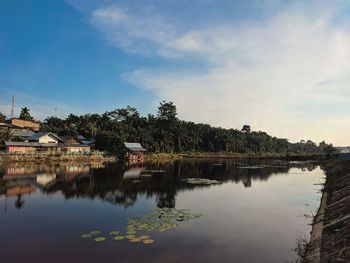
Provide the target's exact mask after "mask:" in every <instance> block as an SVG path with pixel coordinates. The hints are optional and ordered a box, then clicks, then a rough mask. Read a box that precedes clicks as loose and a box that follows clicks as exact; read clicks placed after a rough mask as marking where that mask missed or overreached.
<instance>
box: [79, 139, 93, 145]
mask: <svg viewBox="0 0 350 263" xmlns="http://www.w3.org/2000/svg"><path fill="white" fill-rule="evenodd" d="M80 143H82V144H84V145H92V144H94V143H95V141H93V140H92V141H88V140H81V141H80Z"/></svg>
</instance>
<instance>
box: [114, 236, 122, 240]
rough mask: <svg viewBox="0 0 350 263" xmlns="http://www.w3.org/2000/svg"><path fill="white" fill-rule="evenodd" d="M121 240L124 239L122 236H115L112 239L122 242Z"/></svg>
mask: <svg viewBox="0 0 350 263" xmlns="http://www.w3.org/2000/svg"><path fill="white" fill-rule="evenodd" d="M123 239H125V237H124V236H115V237H113V240H123Z"/></svg>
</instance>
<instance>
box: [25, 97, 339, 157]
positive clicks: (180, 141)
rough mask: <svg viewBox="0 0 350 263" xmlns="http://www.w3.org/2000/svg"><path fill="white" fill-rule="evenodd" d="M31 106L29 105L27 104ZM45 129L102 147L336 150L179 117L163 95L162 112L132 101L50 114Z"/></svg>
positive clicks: (246, 128) (281, 151)
mask: <svg viewBox="0 0 350 263" xmlns="http://www.w3.org/2000/svg"><path fill="white" fill-rule="evenodd" d="M27 110H28V109H27ZM41 129H42V130H46V131H51V132H54V133H56V134H58V135H59V136H62V137H66V138H68V137H75V136H77V135H83V136H85V137H86V138H88V139H95V145H96V148H97V149H100V150H104V151H108V152H110V153H116V154H118V153H120V152H122V151H121V148H122V147H123V146H122V143H123V142H125V141H128V142H140V143H141V144H142V145H143V146H144V147H145V148H146V149H147V150H148V151H149V152H175V153H180V152H227V153H279V154H287V153H300V154H304V153H332V152H333V151H334V150H335V149H334V147H333V146H332V145H331V144H326V143H325V142H321V143H319V144H316V143H314V142H312V141H310V140H307V141H301V142H299V143H290V142H288V140H287V139H283V138H276V137H272V136H270V135H268V134H267V133H266V132H262V131H251V128H250V126H249V125H244V126H243V128H242V129H241V130H237V129H224V128H220V127H212V126H210V125H208V124H202V123H194V122H189V121H183V120H180V119H178V118H177V110H176V106H175V105H174V104H173V103H172V102H166V101H162V102H161V103H160V105H159V107H158V113H157V115H152V114H148V115H147V117H145V116H141V115H140V113H139V112H138V111H137V109H135V108H132V107H130V106H128V107H126V108H122V109H115V110H113V111H109V112H105V113H103V114H85V115H81V116H77V115H74V114H70V115H69V116H68V117H67V118H65V119H61V118H58V117H48V118H47V119H45V121H44V123H42V125H41Z"/></svg>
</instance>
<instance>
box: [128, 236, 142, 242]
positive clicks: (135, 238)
mask: <svg viewBox="0 0 350 263" xmlns="http://www.w3.org/2000/svg"><path fill="white" fill-rule="evenodd" d="M129 242H131V243H136V242H141V238H138V237H134V238H130V239H129Z"/></svg>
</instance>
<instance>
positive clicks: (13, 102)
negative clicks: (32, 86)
mask: <svg viewBox="0 0 350 263" xmlns="http://www.w3.org/2000/svg"><path fill="white" fill-rule="evenodd" d="M14 117H15V96H12V106H11V118H14Z"/></svg>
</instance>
